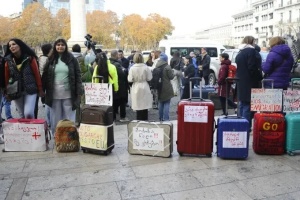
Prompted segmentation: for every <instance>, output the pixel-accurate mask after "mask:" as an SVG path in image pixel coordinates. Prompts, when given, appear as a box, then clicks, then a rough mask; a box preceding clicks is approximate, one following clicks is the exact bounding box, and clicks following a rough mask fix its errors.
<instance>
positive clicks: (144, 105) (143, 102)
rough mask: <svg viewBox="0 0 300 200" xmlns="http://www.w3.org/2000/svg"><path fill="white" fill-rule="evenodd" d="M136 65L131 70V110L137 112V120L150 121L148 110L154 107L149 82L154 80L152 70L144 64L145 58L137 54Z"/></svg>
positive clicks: (129, 78) (129, 79)
mask: <svg viewBox="0 0 300 200" xmlns="http://www.w3.org/2000/svg"><path fill="white" fill-rule="evenodd" d="M133 62H134V63H135V64H134V65H133V66H132V67H131V68H130V70H129V75H128V82H132V83H133V84H132V88H131V91H130V95H131V108H132V109H133V110H136V119H137V120H148V109H149V108H151V107H152V94H151V91H150V87H149V84H148V81H150V80H151V79H152V73H151V70H150V68H149V67H148V66H147V65H145V64H144V59H143V56H142V55H141V54H139V53H136V54H135V55H134V56H133Z"/></svg>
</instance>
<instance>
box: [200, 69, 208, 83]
mask: <svg viewBox="0 0 300 200" xmlns="http://www.w3.org/2000/svg"><path fill="white" fill-rule="evenodd" d="M199 77H200V78H204V84H205V85H208V84H209V82H208V75H207V76H203V71H202V70H199ZM202 85H203V84H202Z"/></svg>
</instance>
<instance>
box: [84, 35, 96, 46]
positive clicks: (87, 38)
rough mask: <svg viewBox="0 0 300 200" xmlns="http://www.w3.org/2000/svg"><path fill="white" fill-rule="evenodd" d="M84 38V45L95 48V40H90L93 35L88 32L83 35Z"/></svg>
mask: <svg viewBox="0 0 300 200" xmlns="http://www.w3.org/2000/svg"><path fill="white" fill-rule="evenodd" d="M84 38H85V39H86V41H85V42H84V45H85V46H86V47H87V48H88V49H90V48H92V49H95V45H96V44H97V43H96V42H93V41H92V38H93V36H91V35H90V34H87V35H86V36H84Z"/></svg>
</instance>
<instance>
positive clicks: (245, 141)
mask: <svg viewBox="0 0 300 200" xmlns="http://www.w3.org/2000/svg"><path fill="white" fill-rule="evenodd" d="M226 80H228V79H226ZM230 80H235V81H237V80H238V79H230ZM228 96H229V95H228V94H227V97H228ZM227 110H228V106H227V103H226V113H227ZM248 129H249V122H248V120H247V119H245V118H243V117H239V116H225V117H222V118H219V119H218V122H217V143H216V145H217V156H218V157H220V158H224V159H245V158H247V157H248V150H249V133H248Z"/></svg>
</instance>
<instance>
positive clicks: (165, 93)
mask: <svg viewBox="0 0 300 200" xmlns="http://www.w3.org/2000/svg"><path fill="white" fill-rule="evenodd" d="M156 67H163V68H164V71H163V75H162V89H161V91H159V92H158V101H167V100H169V99H171V98H172V97H174V90H173V86H172V84H171V80H172V79H173V78H174V74H173V70H172V69H171V67H170V65H168V63H167V62H166V61H163V60H158V62H157V64H156Z"/></svg>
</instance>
